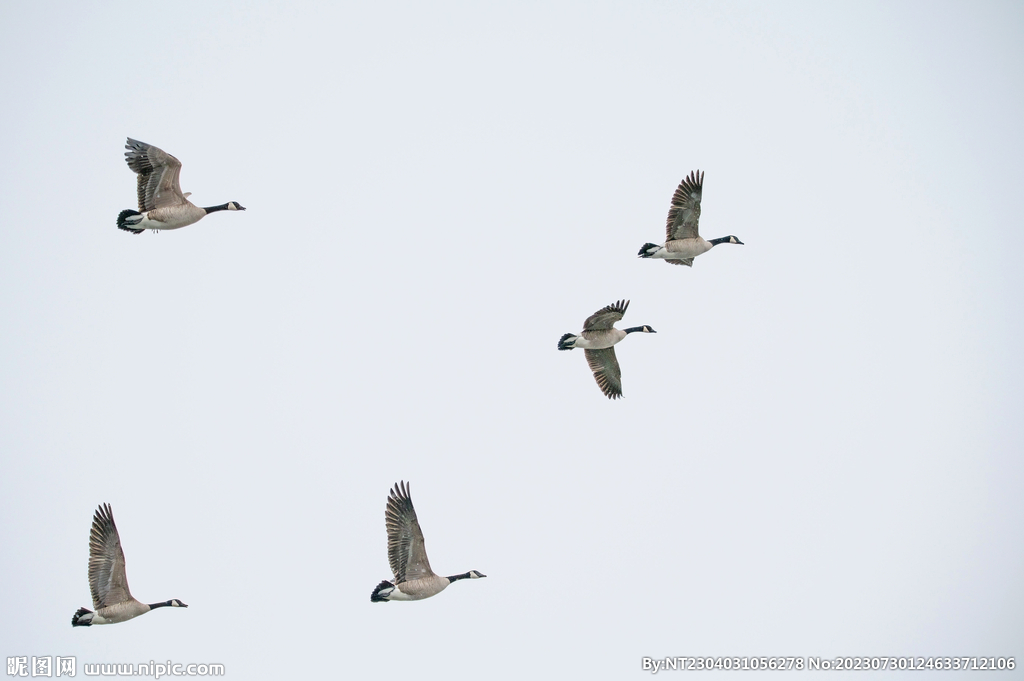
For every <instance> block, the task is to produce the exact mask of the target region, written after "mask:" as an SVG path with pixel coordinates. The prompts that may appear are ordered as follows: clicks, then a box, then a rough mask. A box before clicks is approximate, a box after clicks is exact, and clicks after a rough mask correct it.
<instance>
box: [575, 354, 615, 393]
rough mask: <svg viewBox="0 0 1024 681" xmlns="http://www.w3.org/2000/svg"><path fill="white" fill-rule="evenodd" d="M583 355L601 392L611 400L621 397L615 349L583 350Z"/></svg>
mask: <svg viewBox="0 0 1024 681" xmlns="http://www.w3.org/2000/svg"><path fill="white" fill-rule="evenodd" d="M584 354H585V355H586V356H587V364H589V365H590V370H591V371H593V372H594V380H595V381H597V386H598V387H599V388H601V392H603V393H604V394H605V396H607V397H608V398H609V399H612V400H614V399H616V398H618V397H622V372H621V371H620V370H619V360H618V359H616V358H615V348H604V349H603V350H584Z"/></svg>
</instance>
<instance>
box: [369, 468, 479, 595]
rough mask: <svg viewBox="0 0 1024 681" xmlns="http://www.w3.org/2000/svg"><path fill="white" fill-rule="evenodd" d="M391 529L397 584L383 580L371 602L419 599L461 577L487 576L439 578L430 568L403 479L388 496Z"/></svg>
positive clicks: (390, 545) (463, 576)
mask: <svg viewBox="0 0 1024 681" xmlns="http://www.w3.org/2000/svg"><path fill="white" fill-rule="evenodd" d="M384 524H385V525H386V526H387V528H388V562H389V563H391V572H392V573H394V575H395V581H394V583H392V582H389V581H388V580H386V579H385V580H384V581H383V582H381V583H380V584H378V585H377V588H376V589H374V590H373V593H372V594H370V601H371V602H372V603H379V602H381V601H419V600H422V599H424V598H430V597H431V596H436V595H437V594H439V593H441V592H442V591H444V590H445V588H447V586H448V585H449V584H451V583H452V582H454V581H456V580H459V579H480V578H481V577H486V576H487V575H483V574H480V573H479V572H477V571H476V570H470V571H469V572H464V573H462V574H461V575H455V576H453V577H439V576H438V575H435V574H434V571H433V570H431V569H430V561H429V560H427V551H426V549H424V548H423V532H422V531H421V530H420V524H419V521H417V520H416V510H415V509H414V508H413V507H412V498H410V497H409V485H407V484H406V483H405V481H404V480H403V481H402V482H400V483H399V484H397V485H395V487H394V489H392V490H391V493H390V494H389V495H388V506H387V509H386V510H385V511H384Z"/></svg>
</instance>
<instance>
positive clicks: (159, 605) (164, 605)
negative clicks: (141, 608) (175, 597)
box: [149, 601, 171, 610]
mask: <svg viewBox="0 0 1024 681" xmlns="http://www.w3.org/2000/svg"><path fill="white" fill-rule="evenodd" d="M170 605H171V602H170V601H164V602H163V603H150V604H149V609H150V610H155V609H156V608H167V607H170Z"/></svg>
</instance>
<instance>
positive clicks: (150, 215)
mask: <svg viewBox="0 0 1024 681" xmlns="http://www.w3.org/2000/svg"><path fill="white" fill-rule="evenodd" d="M125 149H127V150H128V151H126V152H124V155H125V161H126V162H127V163H128V167H129V168H131V169H132V170H133V171H135V173H136V174H137V175H138V195H139V210H137V211H136V210H131V209H126V210H123V211H121V214H120V215H118V216H117V227H118V229H123V230H125V231H126V232H132V233H133V234H141V233H142V232H143V231H144V230H147V229H153V230H162V229H178V228H180V227H185V226H186V225H191V224H192V223H194V222H199V221H200V220H201V219H203V218H204V217H206V215H208V214H209V213H214V212H217V211H220V210H245V208H244V207H243V206H242V205H241V204H240V203H237V202H235V201H228V202H227V203H222V204H221V205H219V206H209V207H207V208H202V207H200V206H197V205H195V204H194V203H192V202H191V201H189V200H188V197H189V196H191V194H192V192H186V193H184V194H183V193H182V192H181V186H180V185H179V184H178V175H179V173H180V172H181V161H179V160H178V159H176V158H174V157H173V156H171V155H170V154H168V153H167V152H166V151H163V150H162V149H158V148H157V147H154V146H153V145H151V144H146V143H145V142H140V141H138V140H133V139H132V138H131V137H129V138H128V143H127V144H125Z"/></svg>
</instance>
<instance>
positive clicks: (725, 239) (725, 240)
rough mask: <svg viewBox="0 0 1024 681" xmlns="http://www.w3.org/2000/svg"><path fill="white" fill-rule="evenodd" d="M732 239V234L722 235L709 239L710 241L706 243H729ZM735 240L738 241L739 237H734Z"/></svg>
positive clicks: (714, 244) (713, 244)
mask: <svg viewBox="0 0 1024 681" xmlns="http://www.w3.org/2000/svg"><path fill="white" fill-rule="evenodd" d="M732 239H736V237H734V236H723V237H720V238H718V239H711V240H710V241H708V243H709V244H711V245H712V246H717V245H718V244H728V243H731V242H732ZM736 241H739V239H736Z"/></svg>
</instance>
